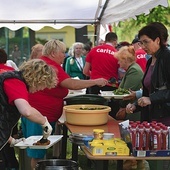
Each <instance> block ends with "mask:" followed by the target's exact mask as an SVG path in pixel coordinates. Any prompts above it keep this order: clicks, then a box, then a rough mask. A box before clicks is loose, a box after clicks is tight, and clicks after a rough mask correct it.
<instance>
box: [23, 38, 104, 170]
mask: <svg viewBox="0 0 170 170" xmlns="http://www.w3.org/2000/svg"><path fill="white" fill-rule="evenodd" d="M65 51H66V46H65V44H64V43H63V42H61V41H59V40H49V41H48V42H47V43H46V44H44V47H43V51H42V53H43V56H41V59H42V60H44V61H45V62H46V63H47V64H48V65H51V66H53V67H54V68H55V70H56V73H57V76H58V84H57V86H56V87H55V88H52V89H45V90H42V91H39V92H36V93H31V94H29V102H30V104H31V106H33V107H35V108H36V109H37V110H39V111H40V112H42V113H43V115H44V116H46V117H47V119H48V120H49V122H50V124H51V125H52V126H53V127H55V124H56V122H57V121H58V119H59V118H60V116H61V115H62V113H63V106H64V98H65V97H66V96H67V94H68V89H70V90H79V89H84V88H87V87H91V86H94V85H98V86H104V85H106V84H107V80H106V79H103V78H98V79H93V80H76V79H72V78H70V76H69V75H68V74H67V73H66V72H65V71H64V70H63V68H62V66H61V65H62V64H63V62H64V58H65ZM22 128H23V133H24V136H25V137H29V136H34V135H41V134H42V131H41V127H40V126H39V125H38V124H35V123H33V122H31V121H29V120H28V119H26V118H22ZM45 154H46V151H45V150H42V149H40V150H38V149H29V148H28V149H27V155H28V156H29V157H31V158H32V159H31V167H32V169H33V168H35V166H36V163H37V161H39V160H40V159H43V158H44V156H45Z"/></svg>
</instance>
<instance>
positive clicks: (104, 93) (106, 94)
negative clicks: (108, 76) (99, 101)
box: [100, 91, 114, 99]
mask: <svg viewBox="0 0 170 170" xmlns="http://www.w3.org/2000/svg"><path fill="white" fill-rule="evenodd" d="M100 93H101V94H100V96H102V97H104V98H106V99H111V98H112V97H114V94H113V91H100Z"/></svg>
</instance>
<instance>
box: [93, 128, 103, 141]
mask: <svg viewBox="0 0 170 170" xmlns="http://www.w3.org/2000/svg"><path fill="white" fill-rule="evenodd" d="M103 133H104V130H103V129H93V135H94V139H103Z"/></svg>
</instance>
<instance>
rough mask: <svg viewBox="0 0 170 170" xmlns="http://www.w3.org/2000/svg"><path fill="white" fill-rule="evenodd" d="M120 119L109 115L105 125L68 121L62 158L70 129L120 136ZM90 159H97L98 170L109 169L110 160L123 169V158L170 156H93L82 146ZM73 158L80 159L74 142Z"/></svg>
mask: <svg viewBox="0 0 170 170" xmlns="http://www.w3.org/2000/svg"><path fill="white" fill-rule="evenodd" d="M118 123H119V122H118V121H116V120H115V119H113V118H112V117H110V116H108V122H107V124H105V125H100V126H75V125H71V124H68V123H67V122H65V123H64V125H63V140H62V158H64V159H65V158H66V146H67V137H68V131H70V132H71V133H79V134H89V135H92V134H93V129H103V130H104V131H105V132H109V133H114V135H115V137H116V138H120V131H119V125H118ZM81 149H82V150H83V151H84V153H85V155H86V156H87V158H88V159H90V160H93V161H95V169H96V170H107V169H108V161H109V160H117V169H118V170H122V169H123V160H170V157H134V156H112V155H104V156H93V155H92V154H91V153H90V152H89V151H88V149H87V148H86V147H85V146H81ZM72 160H75V161H77V160H78V145H77V144H74V143H72Z"/></svg>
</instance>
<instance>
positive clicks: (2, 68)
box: [0, 64, 14, 74]
mask: <svg viewBox="0 0 170 170" xmlns="http://www.w3.org/2000/svg"><path fill="white" fill-rule="evenodd" d="M12 70H14V68H12V67H9V66H7V65H5V64H0V74H1V73H3V72H6V71H12Z"/></svg>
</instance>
